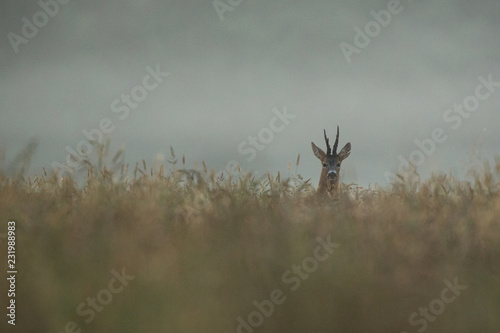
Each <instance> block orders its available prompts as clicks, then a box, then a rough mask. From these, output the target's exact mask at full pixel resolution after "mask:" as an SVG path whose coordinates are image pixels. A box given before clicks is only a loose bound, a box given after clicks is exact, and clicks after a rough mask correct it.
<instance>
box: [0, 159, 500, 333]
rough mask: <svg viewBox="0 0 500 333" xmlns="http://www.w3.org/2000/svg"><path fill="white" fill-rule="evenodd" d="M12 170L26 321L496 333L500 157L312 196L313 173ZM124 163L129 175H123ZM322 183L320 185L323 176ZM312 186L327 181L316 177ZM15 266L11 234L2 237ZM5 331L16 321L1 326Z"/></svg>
mask: <svg viewBox="0 0 500 333" xmlns="http://www.w3.org/2000/svg"><path fill="white" fill-rule="evenodd" d="M87 171H88V174H87V175H86V177H85V178H84V181H83V183H80V184H79V185H77V184H76V181H75V179H72V178H65V179H63V180H61V179H58V178H57V177H56V176H55V175H51V174H46V175H40V176H37V177H31V178H29V177H26V176H25V177H22V176H17V177H12V178H6V177H4V176H3V177H1V178H0V221H2V222H1V225H2V227H1V228H2V229H1V230H0V233H4V235H3V236H5V233H7V221H15V222H16V237H17V239H16V266H17V270H18V274H17V281H16V297H15V299H16V326H15V328H14V327H12V326H11V325H8V324H7V320H8V318H6V313H7V310H6V307H7V305H8V304H7V298H6V290H7V289H8V288H9V286H8V284H7V281H6V279H5V278H3V279H1V280H0V290H1V299H0V308H2V309H4V310H3V312H5V313H3V314H2V317H3V318H4V319H3V320H2V323H1V324H0V327H8V328H10V329H11V330H12V331H17V332H23V333H24V332H37V333H38V332H47V333H48V332H220V333H224V332H228V333H229V332H244V333H251V332H325V333H326V332H384V333H387V332H397V333H399V332H423V331H427V332H498V329H499V327H500V315H499V314H500V196H499V193H500V192H499V191H500V183H499V175H500V164H499V165H497V168H496V170H493V169H492V170H488V169H487V170H486V172H484V173H482V174H481V175H477V177H476V179H475V181H472V182H464V181H459V180H457V179H455V178H453V177H452V176H451V175H436V176H433V177H432V178H430V179H427V180H422V181H421V180H418V178H415V177H413V178H412V177H410V179H404V181H401V182H398V183H394V184H393V185H392V186H391V187H387V188H369V189H365V188H359V187H357V186H354V185H345V186H343V188H342V190H341V193H340V195H339V196H338V197H337V198H329V197H322V196H318V195H316V194H315V191H314V188H313V187H312V186H311V185H309V183H308V182H307V181H304V180H303V179H302V178H301V177H296V178H294V179H286V180H282V179H279V177H278V176H268V177H267V178H265V179H258V180H256V179H252V178H251V177H250V176H245V175H241V176H239V177H236V178H233V179H229V178H226V179H221V178H218V177H216V175H215V173H214V172H213V171H210V170H206V168H205V167H204V166H203V167H200V170H199V171H196V170H187V169H182V168H177V169H176V168H172V169H171V170H169V171H168V172H167V171H164V170H163V168H161V169H159V170H151V169H150V168H147V166H146V163H144V165H138V166H136V168H135V170H130V172H129V174H130V177H125V176H124V175H125V174H127V172H126V168H125V171H123V169H122V171H120V169H119V168H115V171H114V172H112V171H110V170H107V169H105V168H104V167H93V166H89V167H88V170H87ZM121 172H123V173H122V176H120V174H121ZM314 185H316V184H314ZM314 187H315V186H314ZM0 240H1V241H2V242H1V246H0V248H1V251H0V260H1V262H2V267H4V272H5V271H6V270H7V269H6V262H7V239H5V238H0ZM1 331H2V332H4V331H5V330H4V329H1Z"/></svg>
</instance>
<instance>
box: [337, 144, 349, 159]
mask: <svg viewBox="0 0 500 333" xmlns="http://www.w3.org/2000/svg"><path fill="white" fill-rule="evenodd" d="M350 153H351V143H350V142H348V143H346V145H345V146H344V148H342V150H341V151H340V153H339V154H338V157H339V160H340V161H341V162H342V161H343V160H345V159H346V158H347V157H348V156H349V154H350Z"/></svg>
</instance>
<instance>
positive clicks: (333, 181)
mask: <svg viewBox="0 0 500 333" xmlns="http://www.w3.org/2000/svg"><path fill="white" fill-rule="evenodd" d="M324 133H325V141H326V154H325V152H324V151H323V150H321V149H320V148H318V147H317V146H316V145H315V144H314V142H311V145H312V150H313V152H314V155H316V157H317V158H319V160H320V161H321V164H322V165H323V169H322V170H321V176H320V178H319V185H318V192H319V193H328V194H335V193H337V192H338V190H339V178H340V164H341V163H342V161H343V160H345V159H346V158H347V156H349V154H350V153H351V143H350V142H348V143H347V144H346V145H345V146H344V148H342V150H341V151H340V153H338V154H337V146H338V144H339V127H338V126H337V137H336V138H335V144H334V145H333V152H332V150H331V148H330V143H329V142H328V138H327V136H326V130H324Z"/></svg>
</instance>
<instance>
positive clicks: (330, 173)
mask: <svg viewBox="0 0 500 333" xmlns="http://www.w3.org/2000/svg"><path fill="white" fill-rule="evenodd" d="M336 176H337V172H336V171H335V170H330V171H328V179H330V180H333V179H335V177H336Z"/></svg>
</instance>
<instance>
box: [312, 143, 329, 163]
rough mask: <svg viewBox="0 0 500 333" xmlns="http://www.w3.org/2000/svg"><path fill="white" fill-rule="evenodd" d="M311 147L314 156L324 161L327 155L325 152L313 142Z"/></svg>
mask: <svg viewBox="0 0 500 333" xmlns="http://www.w3.org/2000/svg"><path fill="white" fill-rule="evenodd" d="M311 146H312V149H313V153H314V155H316V157H317V158H319V159H320V160H321V161H323V158H325V156H326V154H325V152H324V151H322V150H321V149H320V148H318V147H317V146H316V145H315V144H314V142H311Z"/></svg>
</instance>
